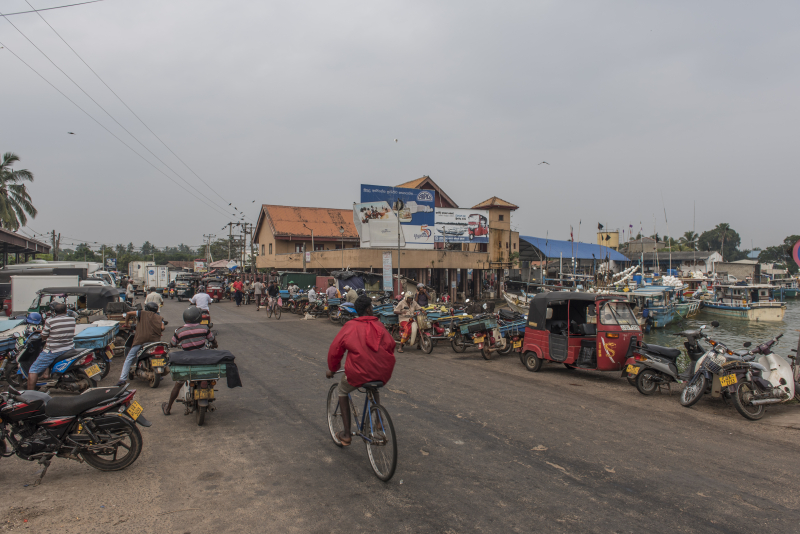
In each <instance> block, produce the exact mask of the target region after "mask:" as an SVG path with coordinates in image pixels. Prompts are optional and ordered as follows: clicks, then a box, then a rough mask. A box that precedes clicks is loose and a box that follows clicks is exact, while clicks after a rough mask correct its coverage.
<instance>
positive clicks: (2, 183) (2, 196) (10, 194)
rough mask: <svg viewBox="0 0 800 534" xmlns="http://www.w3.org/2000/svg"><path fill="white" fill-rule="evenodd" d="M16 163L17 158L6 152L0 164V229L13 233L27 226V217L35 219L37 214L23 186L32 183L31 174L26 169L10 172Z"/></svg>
mask: <svg viewBox="0 0 800 534" xmlns="http://www.w3.org/2000/svg"><path fill="white" fill-rule="evenodd" d="M18 161H19V156H17V155H16V154H14V153H12V152H6V153H5V154H3V160H2V162H0V227H3V228H8V229H9V230H13V231H17V230H19V228H20V226H25V225H26V224H28V217H27V216H28V215H30V216H31V218H35V217H36V214H37V213H38V212H37V211H36V208H34V207H33V203H32V202H31V196H30V195H29V194H28V189H27V187H25V184H24V182H32V181H33V173H32V172H31V171H29V170H27V169H19V170H16V171H15V170H12V169H11V167H12V165H14V163H17V162H18Z"/></svg>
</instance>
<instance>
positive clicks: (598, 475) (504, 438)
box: [0, 302, 800, 534]
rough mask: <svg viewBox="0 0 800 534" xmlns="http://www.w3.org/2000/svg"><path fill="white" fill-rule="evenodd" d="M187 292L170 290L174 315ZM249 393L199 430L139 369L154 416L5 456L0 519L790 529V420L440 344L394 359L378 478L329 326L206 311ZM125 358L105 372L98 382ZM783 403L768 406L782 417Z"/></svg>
mask: <svg viewBox="0 0 800 534" xmlns="http://www.w3.org/2000/svg"><path fill="white" fill-rule="evenodd" d="M184 306H185V304H178V303H177V302H167V304H166V306H165V310H164V315H165V317H166V318H167V319H169V320H170V322H171V327H174V326H177V325H179V324H181V323H180V313H181V311H182V310H183V308H184ZM213 314H214V317H213V319H214V323H215V330H217V331H218V334H219V339H220V344H221V346H222V347H224V348H228V349H230V350H231V351H232V352H233V353H234V354H236V355H237V363H238V364H239V368H240V372H241V375H242V379H243V382H244V385H245V387H244V388H239V389H233V390H229V389H227V388H225V387H222V388H221V389H220V391H219V393H218V400H217V407H218V409H217V411H216V412H214V413H210V414H209V415H208V417H207V423H206V425H207V426H204V427H197V426H196V425H195V424H194V417H193V416H183V415H182V412H181V405H176V409H175V410H174V412H173V413H174V415H172V416H170V417H168V418H167V417H164V416H163V415H162V414H161V413H160V411H159V406H160V403H161V402H162V401H163V400H166V397H167V394H168V389H169V387H170V386H171V381H167V382H165V383H163V384H162V386H161V387H160V388H158V389H156V390H151V389H149V388H147V385H146V384H145V383H144V382H141V381H138V380H137V381H135V387H136V388H137V389H138V395H137V397H138V399H139V401H140V402H141V403H142V404H143V405H144V407H145V414H146V416H147V417H148V418H149V419H151V420H152V421H153V422H154V424H153V426H152V427H151V428H149V429H143V435H144V440H145V444H144V452H143V453H142V455H141V457H140V458H139V460H138V461H137V462H136V463H135V464H134V465H133V466H132V467H131V468H129V469H127V470H125V471H122V472H118V473H100V472H98V471H95V470H94V469H92V468H90V467H88V466H86V465H82V464H78V463H76V462H69V461H66V460H60V461H57V462H54V463H53V466H52V467H51V468H50V470H49V471H48V474H47V477H46V478H45V482H44V484H43V485H42V486H40V487H38V488H33V487H32V486H28V487H25V486H24V484H27V483H30V482H31V481H32V480H33V479H34V476H35V473H36V471H37V467H36V466H35V465H34V464H31V463H28V462H23V461H21V460H19V459H17V458H7V459H3V460H2V461H1V462H2V463H1V464H0V465H2V467H1V468H0V499H2V502H3V503H4V504H6V505H8V507H10V509H8V508H7V509H6V510H4V511H3V512H0V514H2V515H0V527H2V526H8V527H14V528H18V527H19V526H22V525H23V522H22V520H23V519H28V523H27V524H28V525H30V527H31V531H36V532H59V533H63V532H118V531H120V530H121V529H127V530H128V531H129V532H159V533H164V532H166V533H173V532H174V533H184V532H191V533H194V534H197V533H205V532H232V531H240V532H276V531H281V532H348V531H358V532H367V531H386V532H642V531H650V532H676V531H677V532H750V533H752V532H758V531H769V532H796V531H797V525H798V521H800V513H799V512H798V507H799V502H798V501H799V500H800V499H799V498H798V496H799V495H800V484H798V477H797V476H796V475H797V473H798V470H797V467H796V459H797V457H798V453H800V447H798V444H797V440H798V436H800V434H798V430H794V429H787V428H781V427H776V426H771V425H769V424H765V423H764V421H762V422H759V423H750V422H747V421H745V420H744V419H742V418H741V416H739V415H738V413H736V411H735V410H734V408H733V407H732V406H725V405H724V404H723V403H722V402H721V401H714V400H710V399H709V400H702V401H701V402H699V403H698V405H697V406H696V407H695V408H692V409H685V408H682V407H681V406H680V405H679V404H678V400H677V395H673V396H671V397H670V396H668V395H656V396H654V397H643V396H642V395H640V394H639V393H637V392H636V390H635V389H634V388H632V387H630V386H628V385H627V383H626V382H625V381H624V380H620V379H618V378H616V377H614V376H611V375H606V374H597V373H585V372H580V371H569V370H567V369H565V368H563V367H560V366H545V367H544V369H543V370H542V371H541V372H540V373H537V374H533V373H529V372H528V371H526V370H525V368H524V367H523V366H522V365H521V364H520V363H519V360H518V359H517V358H516V357H513V356H506V357H500V358H499V359H498V360H496V361H491V362H486V361H484V360H482V359H481V358H480V356H479V354H478V353H477V352H476V351H471V350H468V351H467V352H466V353H464V354H455V353H454V352H453V351H451V350H450V349H449V347H439V348H437V349H435V350H434V352H433V354H431V355H425V354H423V353H421V352H417V351H414V350H411V351H406V353H405V354H400V355H398V363H397V367H396V368H395V373H394V377H393V379H392V381H391V383H390V384H389V385H388V386H387V388H384V393H383V403H384V404H385V405H386V406H387V407H388V409H389V411H390V413H391V415H392V417H393V420H394V423H395V427H396V430H397V433H398V436H399V462H398V468H397V473H396V474H395V477H394V479H393V480H392V481H390V482H389V483H388V484H385V483H382V482H380V481H379V480H377V479H376V478H375V476H374V475H373V474H372V471H371V469H370V467H369V463H368V460H367V456H366V451H365V449H364V447H363V446H361V445H359V444H358V443H356V442H355V441H354V444H353V445H352V446H351V447H349V448H348V449H344V450H342V449H338V448H337V447H335V446H334V445H333V443H332V442H331V440H330V437H329V435H328V431H327V426H326V421H325V396H326V392H327V390H328V388H329V386H330V385H331V382H330V381H328V380H326V379H325V377H324V372H325V368H326V363H325V361H326V352H327V347H328V345H329V343H330V341H331V340H332V338H333V336H334V335H335V334H336V332H337V331H338V327H336V326H334V325H333V324H331V323H330V322H329V321H327V320H317V321H303V320H300V319H299V318H298V317H297V316H294V315H284V316H283V318H282V319H281V320H280V321H275V320H271V321H270V320H267V319H266V317H265V315H264V313H263V311H262V312H261V313H256V312H255V309H254V307H253V306H252V305H251V306H247V307H242V308H239V309H237V308H235V306H234V305H233V304H231V303H223V304H219V305H216V306H214V308H213ZM119 366H120V362H119V361H117V362H115V366H114V368H113V369H112V373H111V374H110V375H109V377H107V378H106V380H105V381H104V383H106V382H107V383H113V381H114V380H116V376H114V375H115V374H116V373H118V372H119ZM796 409H797V406H785V407H780V408H773V409H771V410H770V412H769V413H768V414H767V416H766V417H767V418H769V417H770V416H771V415H780V416H781V417H791V416H792V414H793V410H796Z"/></svg>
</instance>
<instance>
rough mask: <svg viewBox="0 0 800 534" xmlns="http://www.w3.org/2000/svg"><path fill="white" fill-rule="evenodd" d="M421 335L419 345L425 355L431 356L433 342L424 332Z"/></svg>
mask: <svg viewBox="0 0 800 534" xmlns="http://www.w3.org/2000/svg"><path fill="white" fill-rule="evenodd" d="M419 335H420V338H419V345H420V347H422V352H424V353H425V354H430V353H431V352H433V342H432V341H431V338H430V337H429V336H426V335H425V334H424V333H422V332H420V333H419Z"/></svg>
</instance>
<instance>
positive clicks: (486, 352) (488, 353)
mask: <svg viewBox="0 0 800 534" xmlns="http://www.w3.org/2000/svg"><path fill="white" fill-rule="evenodd" d="M481 356H483V359H484V360H491V359H492V349H490V348H489V344H488V343H484V344H483V347H482V348H481Z"/></svg>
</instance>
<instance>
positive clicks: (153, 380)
mask: <svg viewBox="0 0 800 534" xmlns="http://www.w3.org/2000/svg"><path fill="white" fill-rule="evenodd" d="M160 383H161V375H160V374H158V373H156V372H155V371H153V378H151V379H150V381H149V382H148V384H149V386H150V387H151V388H154V389H155V388H157V387H158V385H159V384H160Z"/></svg>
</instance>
